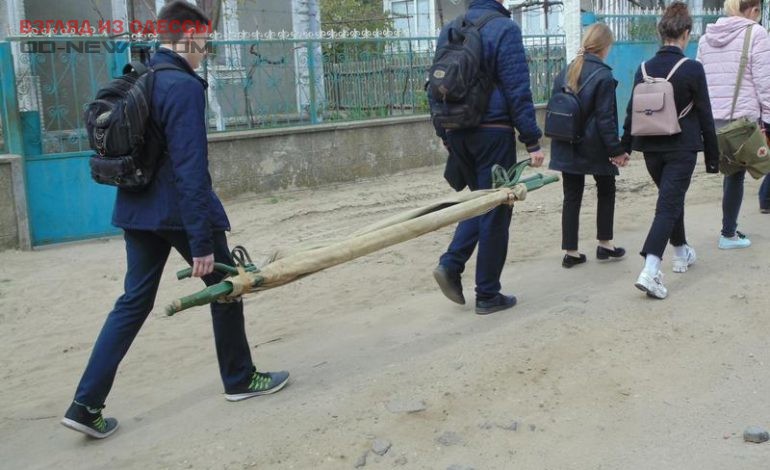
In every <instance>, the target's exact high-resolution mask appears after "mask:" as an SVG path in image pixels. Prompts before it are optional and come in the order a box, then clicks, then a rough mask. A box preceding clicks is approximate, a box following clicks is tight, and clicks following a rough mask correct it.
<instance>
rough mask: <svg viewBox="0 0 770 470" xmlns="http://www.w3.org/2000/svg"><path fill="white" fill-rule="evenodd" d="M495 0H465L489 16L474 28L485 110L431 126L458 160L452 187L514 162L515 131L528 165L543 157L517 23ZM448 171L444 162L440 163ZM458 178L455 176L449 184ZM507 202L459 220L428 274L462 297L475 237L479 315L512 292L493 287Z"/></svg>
mask: <svg viewBox="0 0 770 470" xmlns="http://www.w3.org/2000/svg"><path fill="white" fill-rule="evenodd" d="M502 3H503V2H502V0H473V1H472V2H471V3H470V6H469V9H468V11H467V13H466V18H467V19H468V20H470V21H471V22H474V23H476V22H482V21H480V20H482V19H484V18H486V17H489V16H490V15H491V14H493V13H497V16H496V17H494V18H492V19H491V20H489V21H486V22H485V23H484V25H483V26H482V27H481V29H480V35H481V41H482V44H483V61H482V67H484V68H485V70H486V72H487V73H488V74H490V75H491V76H492V78H493V80H494V83H495V87H494V89H493V91H492V93H491V95H490V97H489V104H488V106H487V110H486V112H485V114H484V116H483V118H482V121H481V124H480V125H479V126H478V127H475V128H470V129H463V130H453V131H450V132H446V131H445V130H444V129H442V128H440V127H437V129H436V131H437V133H438V135H439V136H441V137H442V139H443V140H444V145H445V146H446V147H447V149H448V150H449V152H450V153H451V156H450V160H451V159H456V160H455V161H456V162H459V164H458V165H455V166H454V168H455V169H457V171H456V172H455V173H456V174H455V175H453V176H450V175H447V179H448V180H450V181H453V182H452V183H451V184H452V187H454V188H455V189H457V190H460V189H462V188H463V187H464V186H468V187H469V188H470V189H472V190H476V189H489V188H491V187H492V175H491V169H492V166H493V165H495V164H499V165H502V166H503V167H505V168H510V167H511V166H513V165H514V164H515V163H516V135H515V131H514V129H516V130H518V131H519V140H520V141H521V142H522V143H523V144H524V145H525V146H526V148H527V152H529V155H530V158H531V159H532V166H535V167H539V166H541V165H542V164H543V160H544V155H543V152H542V150H541V149H540V137H541V136H542V133H541V131H540V128H539V127H538V125H537V121H536V120H535V107H534V104H533V102H532V91H531V89H530V83H529V67H528V65H527V56H526V52H525V50H524V44H523V42H522V37H521V29H520V28H519V26H518V25H517V24H516V23H515V22H514V21H513V20H511V13H510V12H509V11H508V10H507V9H506V8H505V7H504V6H503V5H502ZM447 36H448V27H445V28H444V29H443V30H442V31H441V34H440V36H439V39H438V43H437V49H439V48H441V47H443V46H444V45H445V44H447V42H448V37H447ZM447 170H448V171H450V166H449V165H448V166H447ZM457 181H460V183H459V184H456V182H457ZM511 215H512V208H511V207H510V206H501V207H498V208H496V209H494V210H492V211H490V212H489V213H487V214H484V215H482V216H479V217H475V218H473V219H470V220H466V221H464V222H461V223H460V224H459V225H458V226H457V230H456V231H455V235H454V238H453V239H452V242H451V243H450V245H449V248H448V249H447V251H446V253H444V254H443V255H442V256H441V258H440V260H439V265H438V266H437V267H436V269H434V271H433V275H434V277H435V279H436V282H437V283H438V285H439V287H440V288H441V291H442V292H443V293H444V295H445V296H446V297H447V298H448V299H449V300H451V301H453V302H456V303H459V304H465V297H464V295H463V289H462V283H461V275H462V273H463V271H464V269H465V264H466V262H467V261H468V260H469V259H470V257H471V255H472V254H473V251H474V250H475V249H476V245H478V255H477V263H476V313H477V314H479V315H486V314H490V313H494V312H498V311H500V310H505V309H508V308H511V307H513V306H514V305H515V304H516V297H515V296H512V295H505V294H503V293H501V285H500V275H501V274H502V271H503V265H504V264H505V258H506V256H507V253H508V230H509V227H510V224H511Z"/></svg>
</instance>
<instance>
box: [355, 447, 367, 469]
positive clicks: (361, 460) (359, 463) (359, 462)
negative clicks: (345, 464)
mask: <svg viewBox="0 0 770 470" xmlns="http://www.w3.org/2000/svg"><path fill="white" fill-rule="evenodd" d="M368 455H369V451H368V450H367V451H366V452H364V453H363V455H362V456H361V457H359V458H358V460H356V464H355V465H353V468H361V467H365V466H366V457H367V456H368Z"/></svg>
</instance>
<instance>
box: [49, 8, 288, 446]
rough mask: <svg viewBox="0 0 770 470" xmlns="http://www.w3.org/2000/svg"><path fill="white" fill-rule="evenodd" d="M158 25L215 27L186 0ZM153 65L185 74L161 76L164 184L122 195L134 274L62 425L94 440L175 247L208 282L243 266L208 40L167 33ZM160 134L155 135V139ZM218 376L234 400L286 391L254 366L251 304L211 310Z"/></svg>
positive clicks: (109, 425)
mask: <svg viewBox="0 0 770 470" xmlns="http://www.w3.org/2000/svg"><path fill="white" fill-rule="evenodd" d="M158 20H159V22H167V23H168V24H179V25H182V24H185V22H190V23H189V24H193V23H195V22H198V23H204V24H210V20H209V19H208V17H207V16H206V15H205V14H204V13H203V11H201V10H200V9H199V8H198V7H196V6H194V5H192V4H190V3H187V2H185V1H184V0H177V1H174V2H171V3H169V4H167V5H166V6H165V7H163V9H162V10H161V11H160V14H159V15H158ZM161 42H162V44H161V47H160V48H158V50H157V51H156V53H155V54H154V55H153V56H152V57H151V59H150V66H151V67H152V66H154V65H158V64H173V65H175V66H177V67H178V68H180V69H182V70H165V71H163V72H162V73H161V72H158V73H157V75H156V77H155V85H154V89H153V91H152V107H151V119H152V120H153V121H154V122H155V123H156V124H157V125H158V127H159V128H160V129H161V130H162V134H163V136H164V141H165V142H158V143H157V145H163V146H165V150H166V154H165V156H164V157H163V158H162V159H161V160H160V162H159V167H158V169H157V174H156V176H155V179H154V180H153V181H152V183H151V185H150V186H149V187H148V188H147V189H145V190H143V191H141V192H128V191H124V190H122V189H119V190H118V195H117V200H116V202H115V209H114V213H113V219H112V222H113V224H114V225H115V226H117V227H120V228H122V229H123V230H124V238H125V242H126V257H127V263H126V264H127V270H126V277H125V282H124V288H125V293H124V294H123V295H122V296H121V297H120V298H119V299H118V300H117V302H116V303H115V307H114V309H113V310H112V311H111V312H110V313H109V315H108V316H107V320H106V322H105V323H104V326H103V327H102V330H101V333H100V334H99V337H98V338H97V340H96V344H94V347H93V350H92V352H91V357H90V359H89V361H88V364H87V366H86V369H85V372H84V373H83V376H82V378H81V379H80V383H79V385H78V387H77V391H76V393H75V398H74V400H73V402H72V404H71V406H70V407H69V409H68V410H67V412H66V413H65V416H64V419H63V420H62V424H63V425H65V426H66V427H68V428H70V429H74V430H76V431H80V432H82V433H84V434H86V435H88V436H91V437H94V438H99V439H101V438H105V437H108V436H110V435H111V434H112V433H113V432H115V430H116V429H117V427H118V422H117V420H116V419H114V418H106V419H105V418H104V417H103V416H102V409H103V408H104V403H105V400H106V398H107V395H108V394H109V392H110V389H111V388H112V384H113V381H114V380H115V374H116V373H117V369H118V365H119V364H120V362H121V360H122V359H123V357H124V356H125V355H126V353H127V352H128V349H129V347H130V346H131V343H132V341H133V340H134V338H135V337H136V335H137V333H138V332H139V329H140V328H141V327H142V324H143V323H144V321H145V320H146V319H147V316H148V315H149V313H150V311H151V310H152V308H153V304H154V302H155V296H156V294H157V291H158V286H159V283H160V278H161V275H162V273H163V268H164V266H165V265H166V261H167V259H168V256H169V254H170V252H171V248H174V249H175V250H176V251H177V252H179V254H180V255H182V257H184V259H185V260H187V262H188V263H190V264H191V265H192V268H193V276H194V277H199V278H201V279H202V280H203V281H204V282H205V283H206V285H211V284H215V283H218V282H220V281H221V279H222V275H220V274H218V273H216V272H214V271H213V268H214V262H215V261H216V262H222V263H227V264H231V265H232V264H234V263H233V260H232V256H231V254H230V251H229V249H228V246H227V238H226V236H225V231H229V230H230V222H229V221H228V219H227V215H226V214H225V211H224V208H223V207H222V203H221V202H220V201H219V199H218V198H217V196H216V194H214V191H213V189H212V183H211V176H210V174H209V171H208V151H207V146H208V142H207V139H206V128H207V126H206V118H205V106H206V98H205V89H206V87H207V84H206V82H205V81H204V80H203V79H201V78H200V77H199V76H198V75H197V74H196V73H195V72H194V71H193V69H195V68H196V67H198V65H199V64H200V63H201V61H202V60H203V57H204V55H205V52H200V51H204V50H205V44H206V37H205V36H204V35H203V34H201V33H197V32H196V31H195V28H194V27H193V28H192V29H185V30H183V31H181V30H178V31H175V32H170V33H168V34H166V35H162V36H161ZM150 134H151V133H150ZM211 317H212V321H213V327H214V340H215V344H216V352H217V359H218V361H219V372H220V375H221V378H222V382H223V384H224V389H225V398H226V399H227V400H229V401H240V400H244V399H247V398H251V397H254V396H258V395H264V394H268V393H273V392H276V391H278V390H280V389H281V388H282V387H283V386H284V385H286V383H287V382H288V379H289V374H288V372H284V371H282V372H267V373H263V372H258V371H257V370H256V368H255V367H254V364H253V363H252V360H251V353H250V350H249V344H248V341H247V339H246V331H245V325H244V317H243V303H242V302H241V301H240V300H237V301H233V302H230V303H214V304H211Z"/></svg>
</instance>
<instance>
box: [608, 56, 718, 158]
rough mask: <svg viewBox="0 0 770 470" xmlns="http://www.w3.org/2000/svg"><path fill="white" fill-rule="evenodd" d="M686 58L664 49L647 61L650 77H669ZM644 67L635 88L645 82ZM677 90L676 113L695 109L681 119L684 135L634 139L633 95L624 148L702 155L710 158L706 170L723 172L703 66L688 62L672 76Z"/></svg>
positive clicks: (636, 79) (675, 91)
mask: <svg viewBox="0 0 770 470" xmlns="http://www.w3.org/2000/svg"><path fill="white" fill-rule="evenodd" d="M683 57H684V53H683V52H682V50H681V49H680V48H678V47H676V46H663V47H661V48H660V50H659V51H658V53H657V54H656V55H655V57H653V58H652V59H650V60H648V61H646V62H645V68H646V69H647V74H648V75H650V76H651V77H663V78H665V77H666V76H668V73H669V72H670V71H671V69H672V68H674V65H676V63H677V62H679V60H681V59H682V58H683ZM642 80H643V77H642V69H641V66H640V67H639V68H638V69H637V70H636V76H635V77H634V86H636V84H638V83H642ZM670 81H671V85H672V86H673V87H674V101H675V102H676V112H677V113H681V112H682V110H683V109H684V108H685V107H687V105H688V104H689V103H690V102H694V103H695V106H694V107H693V109H692V111H690V113H689V114H687V116H685V117H683V118H682V119H680V120H679V124H680V126H681V127H682V132H681V133H679V134H676V135H672V136H653V137H632V136H631V115H632V114H633V113H632V111H631V105H632V103H633V96H632V97H631V99H630V100H629V102H628V109H627V110H626V121H625V124H624V125H623V131H624V132H623V139H622V142H623V146H624V148H625V149H626V151H627V152H629V153H630V152H631V149H632V148H633V150H637V151H640V152H680V151H690V152H700V151H703V152H704V154H705V157H706V171H707V172H709V173H716V172H717V171H719V146H718V144H717V134H716V130H715V128H714V117H713V116H712V114H711V100H710V99H709V91H708V86H707V84H706V72H705V71H704V70H703V64H701V63H700V62H697V61H695V60H688V61H687V62H685V63H684V64H682V66H681V67H679V70H677V71H676V73H675V74H674V76H673V77H671V80H670Z"/></svg>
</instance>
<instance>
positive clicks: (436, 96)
mask: <svg viewBox="0 0 770 470" xmlns="http://www.w3.org/2000/svg"><path fill="white" fill-rule="evenodd" d="M498 17H499V18H505V16H504V15H503V14H501V13H499V12H492V13H489V14H486V15H484V16H482V17H481V18H479V19H478V20H476V21H475V22H473V21H470V20H469V19H468V17H467V15H462V16H460V17H458V18H457V19H456V20H454V21H453V22H452V23H451V24H449V26H447V28H449V29H448V31H447V43H446V44H445V45H443V46H441V47H439V48H438V50H437V51H436V55H435V56H434V58H433V65H432V66H431V68H430V71H429V76H428V83H427V89H428V93H430V96H431V109H430V111H431V116H432V118H433V122H434V124H435V125H436V126H439V127H441V128H443V129H446V130H457V129H468V128H472V127H477V126H478V125H479V124H480V123H481V119H482V118H483V117H484V113H485V112H486V110H487V106H488V104H489V96H490V94H491V93H492V89H493V87H494V82H493V80H492V75H491V74H490V73H489V72H490V71H488V70H485V67H484V63H483V61H484V49H483V47H484V46H483V43H482V41H481V34H480V30H481V28H483V27H484V26H485V25H486V24H487V23H489V22H490V21H491V20H493V19H495V18H498Z"/></svg>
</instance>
